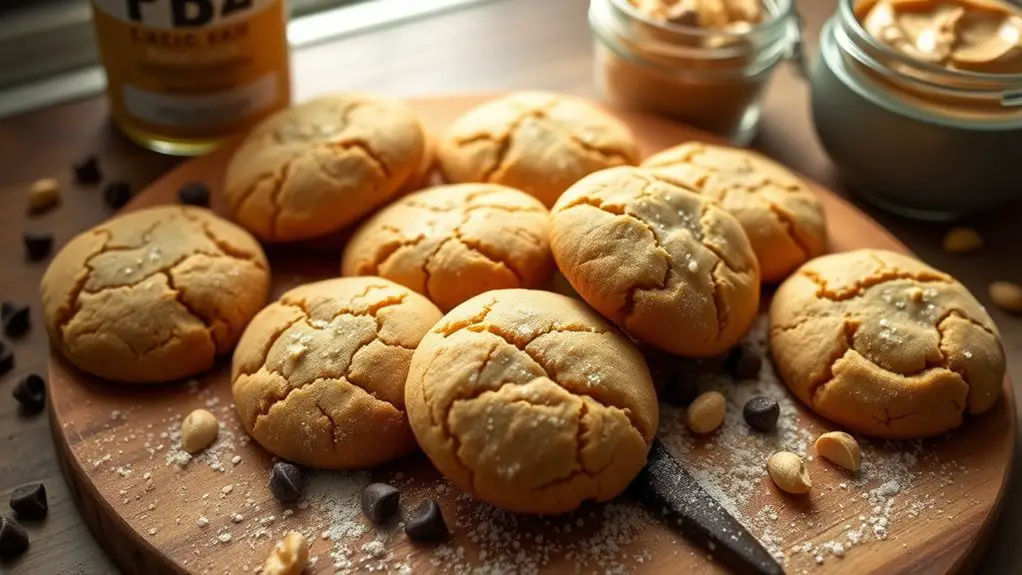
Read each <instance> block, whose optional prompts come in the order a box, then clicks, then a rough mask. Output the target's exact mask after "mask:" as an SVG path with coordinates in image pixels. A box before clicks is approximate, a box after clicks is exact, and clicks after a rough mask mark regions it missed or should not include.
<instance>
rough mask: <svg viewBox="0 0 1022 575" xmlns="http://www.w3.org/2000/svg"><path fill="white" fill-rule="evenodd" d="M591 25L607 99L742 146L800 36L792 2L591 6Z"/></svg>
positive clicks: (645, 0) (678, 0) (651, 0)
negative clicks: (775, 76)
mask: <svg viewBox="0 0 1022 575" xmlns="http://www.w3.org/2000/svg"><path fill="white" fill-rule="evenodd" d="M589 25H590V28H591V29H592V32H593V38H594V43H595V65H596V68H595V76H596V81H597V84H598V85H599V87H600V89H601V91H602V92H603V94H604V96H605V97H606V98H607V99H608V100H610V101H611V102H612V103H614V104H617V105H619V106H621V107H624V108H628V109H633V110H638V111H642V112H648V113H653V114H658V115H662V116H667V117H669V118H672V119H676V120H680V121H683V122H686V123H688V124H691V125H693V126H696V127H699V128H703V129H705V130H708V131H711V132H714V133H716V134H718V135H721V136H724V137H725V138H728V139H730V140H731V141H732V142H733V143H737V144H744V143H747V142H748V141H749V140H751V139H752V137H753V136H754V135H755V133H756V129H757V127H758V124H759V119H760V114H761V106H760V100H761V95H762V92H763V88H764V87H765V86H766V83H767V81H768V80H769V78H770V75H771V72H772V71H773V69H774V67H775V66H776V65H777V64H778V63H779V62H780V61H781V60H782V59H783V58H784V57H785V56H787V55H788V54H789V53H790V50H791V48H792V46H793V45H794V43H795V40H796V38H797V35H798V26H797V23H796V20H795V17H794V12H793V8H792V0H592V2H591V3H590V7H589Z"/></svg>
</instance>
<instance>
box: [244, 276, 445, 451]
mask: <svg viewBox="0 0 1022 575" xmlns="http://www.w3.org/2000/svg"><path fill="white" fill-rule="evenodd" d="M440 315H441V314H440V310H438V309H437V308H436V306H434V305H433V304H432V303H430V302H429V300H427V299H426V298H424V297H422V296H420V295H419V294H417V293H415V292H413V291H411V290H409V289H407V288H405V287H403V286H400V285H398V284H395V283H393V282H391V281H388V280H385V279H382V278H373V277H356V278H340V279H333V280H327V281H321V282H316V283H312V284H307V285H303V286H300V287H297V288H295V289H292V290H291V291H289V292H287V293H285V294H284V295H283V296H281V297H280V299H279V300H277V301H276V302H274V303H272V304H270V305H269V306H267V307H266V308H265V309H264V310H262V311H261V312H259V314H258V315H257V316H256V317H255V318H254V319H253V320H252V323H251V324H250V325H249V327H248V329H246V330H245V334H244V335H243V336H242V338H241V341H240V342H238V348H237V350H235V352H234V362H233V364H232V369H231V382H232V384H231V385H232V391H233V393H234V404H235V407H236V409H237V410H238V415H239V417H240V418H241V421H242V423H243V424H244V426H245V429H246V430H247V431H248V433H249V435H251V436H252V437H253V438H254V439H255V440H256V441H258V442H259V444H260V445H262V446H263V447H264V448H266V450H267V451H269V452H270V453H273V454H274V455H278V456H280V457H283V458H284V459H287V460H290V461H294V462H297V463H301V464H304V465H310V466H313V467H325V468H333V469H338V468H357V467H372V466H375V465H379V464H382V463H385V462H387V461H390V460H392V459H395V458H397V457H401V456H403V455H407V454H408V453H410V452H411V451H413V450H414V449H415V438H414V437H413V436H412V433H411V431H410V430H409V428H408V422H407V419H406V417H405V401H404V386H405V377H406V376H407V375H408V365H409V363H410V362H411V359H412V351H413V350H414V349H415V347H416V346H417V345H418V344H419V340H420V339H422V336H423V335H424V334H425V333H426V331H427V330H428V329H429V328H431V327H432V326H433V324H435V323H436V322H437V320H439V319H440Z"/></svg>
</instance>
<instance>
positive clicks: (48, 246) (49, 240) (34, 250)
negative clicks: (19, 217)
mask: <svg viewBox="0 0 1022 575" xmlns="http://www.w3.org/2000/svg"><path fill="white" fill-rule="evenodd" d="M21 242H22V243H23V244H25V255H27V256H28V259H29V260H31V261H34V262H37V261H39V260H41V259H43V258H45V257H46V256H48V255H50V252H51V251H53V234H50V233H45V232H25V233H24V234H22V235H21Z"/></svg>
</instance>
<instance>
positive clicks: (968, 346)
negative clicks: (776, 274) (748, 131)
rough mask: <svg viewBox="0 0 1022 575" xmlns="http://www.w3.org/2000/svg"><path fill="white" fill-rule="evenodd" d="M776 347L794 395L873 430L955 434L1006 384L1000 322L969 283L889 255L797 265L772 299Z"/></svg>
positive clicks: (857, 254)
mask: <svg viewBox="0 0 1022 575" xmlns="http://www.w3.org/2000/svg"><path fill="white" fill-rule="evenodd" d="M770 345H771V352H772V354H773V357H774V361H775V363H776V366H777V369H778V371H779V372H780V374H781V376H782V377H783V379H784V381H785V383H787V385H788V387H789V388H790V389H791V390H792V391H793V392H794V393H795V395H797V396H798V397H799V399H801V400H802V401H803V402H804V403H805V404H806V405H808V406H809V407H810V408H811V409H813V410H814V411H816V412H817V413H819V414H820V415H822V416H824V417H826V418H828V419H830V420H832V421H835V422H837V423H839V424H841V425H843V426H845V427H847V428H848V429H850V430H852V431H856V432H858V433H862V434H865V435H873V436H877V437H891V438H916V437H928V436H933V435H938V434H941V433H944V432H946V431H949V430H952V429H954V428H956V427H958V426H959V425H961V423H962V419H963V414H965V413H969V414H978V413H983V412H984V411H986V410H988V409H989V408H990V406H991V405H993V403H994V401H995V400H996V399H997V396H998V394H999V393H1000V390H1001V385H1002V382H1003V380H1004V371H1005V359H1004V350H1003V349H1002V347H1001V341H1000V336H999V334H998V331H997V327H996V326H995V325H994V322H993V321H992V320H991V319H990V316H988V315H987V313H986V311H985V310H984V309H983V306H981V305H980V304H979V302H978V301H976V298H974V297H973V296H972V295H971V294H970V293H969V291H968V290H967V289H965V286H963V285H962V284H960V283H958V282H957V281H955V280H954V279H953V278H952V277H950V276H948V275H947V274H944V273H942V272H939V271H937V270H935V269H933V268H931V267H929V266H927V265H925V264H923V263H921V262H919V261H918V260H915V259H913V258H911V257H909V256H905V255H901V254H897V253H893V252H888V251H882V250H859V251H854V252H846V253H841V254H834V255H829V256H823V257H820V258H817V259H815V260H812V261H810V262H809V263H807V264H805V265H804V266H802V267H801V268H799V270H798V271H797V272H795V274H794V275H792V276H791V277H790V278H788V279H787V280H786V281H785V282H784V283H783V284H781V286H780V287H779V288H778V290H777V293H776V294H775V295H774V299H773V302H772V304H771V306H770Z"/></svg>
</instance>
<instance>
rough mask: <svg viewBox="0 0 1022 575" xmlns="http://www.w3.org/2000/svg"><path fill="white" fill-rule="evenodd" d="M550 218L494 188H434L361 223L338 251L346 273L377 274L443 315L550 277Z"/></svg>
mask: <svg viewBox="0 0 1022 575" xmlns="http://www.w3.org/2000/svg"><path fill="white" fill-rule="evenodd" d="M549 234H550V213H549V212H548V211H547V209H546V208H545V207H543V204H541V203H540V202H539V200H537V199H536V198H534V197H532V196H530V195H528V194H526V193H524V192H520V191H518V190H515V189H513V188H508V187H506V186H499V185H496V184H455V185H451V186H438V187H435V188H430V189H428V190H424V191H422V192H418V193H415V194H412V195H409V196H406V197H404V198H402V199H400V200H398V201H397V202H394V203H393V204H391V205H389V206H387V207H386V208H384V209H383V210H382V211H380V212H379V213H377V214H376V215H375V216H373V217H372V218H370V219H369V220H368V221H367V222H365V223H364V224H363V225H362V227H361V228H359V230H358V231H357V232H356V233H355V235H354V236H353V237H352V238H351V241H350V242H348V246H347V248H346V249H345V250H344V258H343V259H342V263H341V272H342V273H343V274H344V275H346V276H365V275H370V276H381V277H385V278H387V279H390V280H393V281H395V282H397V283H399V284H401V285H403V286H406V287H408V288H411V289H413V290H415V291H417V292H419V293H421V294H423V295H425V296H426V297H428V298H429V299H430V300H432V301H433V303H435V304H437V306H439V307H440V309H441V310H444V311H447V310H450V309H451V308H453V307H454V306H456V305H458V304H460V303H461V302H463V301H465V300H467V299H468V298H470V297H472V296H474V295H478V294H481V293H483V292H485V291H489V290H492V289H500V288H514V287H525V288H533V287H539V286H540V285H542V284H543V283H544V282H546V281H547V279H548V278H549V277H550V274H551V273H552V272H553V268H554V262H553V257H552V256H551V255H550V242H549Z"/></svg>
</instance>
